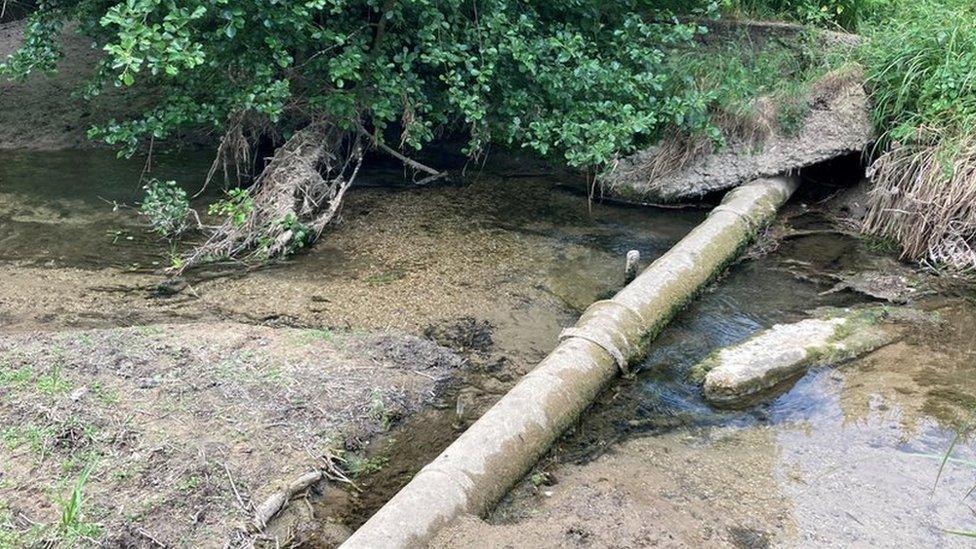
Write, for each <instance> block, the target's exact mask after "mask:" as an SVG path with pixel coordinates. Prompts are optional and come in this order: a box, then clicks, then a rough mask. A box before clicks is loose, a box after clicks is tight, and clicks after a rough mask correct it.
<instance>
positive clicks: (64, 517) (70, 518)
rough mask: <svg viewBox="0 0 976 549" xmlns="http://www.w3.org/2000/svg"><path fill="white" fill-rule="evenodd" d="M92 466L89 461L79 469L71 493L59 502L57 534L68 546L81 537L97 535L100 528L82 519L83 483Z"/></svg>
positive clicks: (86, 480)
mask: <svg viewBox="0 0 976 549" xmlns="http://www.w3.org/2000/svg"><path fill="white" fill-rule="evenodd" d="M93 467H94V463H90V464H89V465H88V466H87V467H85V468H84V469H83V470H82V471H81V474H79V475H78V480H77V481H76V482H75V485H74V487H73V488H72V490H71V493H70V494H68V497H67V498H65V499H63V500H61V502H60V507H61V520H60V522H59V523H58V535H59V536H60V537H61V539H62V540H64V541H65V542H66V544H67V545H68V546H71V545H73V544H74V543H76V542H77V541H78V540H79V539H81V538H94V537H97V536H98V534H99V532H100V530H101V528H100V527H99V526H98V525H97V524H94V523H88V522H85V521H84V520H83V519H84V517H83V510H84V509H83V508H84V502H85V498H84V490H85V484H86V483H87V482H88V477H89V476H90V475H91V472H92V469H93Z"/></svg>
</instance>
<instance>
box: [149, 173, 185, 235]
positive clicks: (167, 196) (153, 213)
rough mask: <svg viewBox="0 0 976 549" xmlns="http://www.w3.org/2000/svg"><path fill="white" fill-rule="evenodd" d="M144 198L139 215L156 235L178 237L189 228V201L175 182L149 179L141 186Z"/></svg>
mask: <svg viewBox="0 0 976 549" xmlns="http://www.w3.org/2000/svg"><path fill="white" fill-rule="evenodd" d="M143 190H144V191H145V193H146V194H145V197H144V198H143V199H142V204H141V205H140V207H139V213H140V214H142V215H143V216H145V217H147V218H148V219H149V224H150V226H152V228H153V230H154V231H156V232H157V233H159V234H161V235H163V236H165V237H167V238H173V237H176V236H179V235H180V234H181V233H182V232H184V231H185V230H186V229H187V227H188V226H189V223H188V221H189V219H190V201H189V200H188V199H187V197H186V191H184V190H183V189H182V188H180V186H179V185H177V184H176V181H160V180H158V179H150V180H149V181H148V182H146V185H145V186H143Z"/></svg>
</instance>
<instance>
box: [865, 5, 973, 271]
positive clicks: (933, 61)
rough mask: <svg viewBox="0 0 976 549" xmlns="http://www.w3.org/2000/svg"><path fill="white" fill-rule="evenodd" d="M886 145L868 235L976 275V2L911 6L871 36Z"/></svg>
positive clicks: (876, 172) (873, 85) (871, 70)
mask: <svg viewBox="0 0 976 549" xmlns="http://www.w3.org/2000/svg"><path fill="white" fill-rule="evenodd" d="M867 38H868V39H867V40H866V42H865V43H866V45H865V47H864V50H863V52H864V55H863V62H864V65H865V69H866V76H867V85H868V88H869V91H870V93H871V96H872V98H873V100H874V104H875V108H874V119H875V124H876V126H877V128H878V130H879V134H880V136H881V139H880V141H879V144H878V148H877V150H876V151H875V152H876V156H877V157H876V159H875V161H874V164H873V165H872V168H871V170H870V172H869V175H870V176H871V177H872V180H873V183H874V188H873V190H872V195H871V200H870V202H869V214H868V218H867V221H866V224H865V229H866V230H867V231H868V232H870V233H872V234H875V235H878V236H882V237H887V238H892V239H895V240H897V241H898V242H899V243H900V244H901V246H902V249H903V257H905V258H907V259H916V260H926V259H928V260H932V261H935V262H937V263H939V264H946V265H948V266H950V267H952V268H954V269H957V270H974V269H976V250H974V249H973V244H974V242H976V4H974V3H971V2H969V1H968V0H922V1H920V2H912V3H907V2H906V3H903V4H901V5H899V6H898V8H897V9H896V11H895V13H894V15H893V16H891V17H890V18H886V19H885V20H884V21H880V22H879V23H877V24H875V25H874V28H873V29H871V30H870V31H868V36H867Z"/></svg>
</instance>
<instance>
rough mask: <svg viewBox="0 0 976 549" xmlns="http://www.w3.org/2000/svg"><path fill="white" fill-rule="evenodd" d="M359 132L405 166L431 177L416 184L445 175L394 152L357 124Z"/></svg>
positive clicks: (445, 173)
mask: <svg viewBox="0 0 976 549" xmlns="http://www.w3.org/2000/svg"><path fill="white" fill-rule="evenodd" d="M359 132H360V133H362V134H363V135H364V136H366V138H367V139H369V141H370V143H372V144H373V146H374V147H376V148H377V149H379V150H381V151H383V152H385V153H386V154H388V155H390V156H392V157H393V158H396V159H397V160H399V161H400V162H403V163H404V164H406V165H407V166H410V167H411V168H413V169H415V170H417V171H421V172H427V173H429V174H430V175H431V177H427V178H424V179H422V180H421V181H420V182H418V183H417V184H418V185H423V184H426V183H429V182H430V181H432V180H433V179H432V177H436V179H440V178H442V177H444V176H446V175H447V172H441V171H437V170H435V169H434V168H431V167H430V166H427V165H424V164H421V163H420V162H417V161H416V160H414V159H412V158H408V157H406V156H404V155H402V154H400V153H398V152H396V151H395V150H393V149H391V148H390V147H388V146H387V145H385V144H384V143H382V142H380V140H379V139H376V137H374V136H373V135H372V134H370V133H369V132H367V131H366V128H363V127H362V126H359Z"/></svg>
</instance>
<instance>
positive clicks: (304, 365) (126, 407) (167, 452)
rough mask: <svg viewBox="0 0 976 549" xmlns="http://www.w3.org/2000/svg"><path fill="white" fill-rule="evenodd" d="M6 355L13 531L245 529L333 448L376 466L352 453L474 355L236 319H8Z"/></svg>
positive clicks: (163, 536) (7, 496)
mask: <svg viewBox="0 0 976 549" xmlns="http://www.w3.org/2000/svg"><path fill="white" fill-rule="evenodd" d="M0 356H2V361H0V395H2V398H0V424H2V425H3V426H4V427H3V429H2V431H0V438H2V439H3V442H4V444H3V445H2V446H0V462H2V463H4V465H3V470H2V481H3V484H2V487H0V500H2V501H3V508H2V509H0V518H2V522H3V524H2V525H0V527H2V528H3V529H4V530H5V531H6V532H7V533H6V534H5V535H6V536H13V538H12V539H13V540H15V542H14V543H13V545H19V544H21V543H22V544H27V543H30V542H32V541H34V542H36V541H38V540H42V539H55V540H58V541H59V542H61V543H66V544H68V545H71V544H74V543H83V542H84V540H85V539H89V538H90V539H91V540H96V541H97V542H99V543H107V544H109V546H113V545H115V546H131V544H133V543H134V544H136V545H146V544H148V543H150V542H151V543H156V542H158V543H162V544H165V545H167V546H215V545H216V546H219V545H221V544H223V543H224V542H225V541H228V540H233V541H235V542H239V541H241V539H242V537H244V536H242V535H241V534H240V533H236V529H237V528H238V527H239V526H240V525H241V524H243V523H244V522H246V521H248V520H249V519H250V517H251V515H252V514H253V512H254V507H256V506H258V505H259V504H260V503H261V502H262V501H264V499H265V498H267V497H268V496H269V495H271V494H272V493H273V492H274V491H275V490H277V489H278V488H279V487H280V485H281V484H282V483H286V482H289V481H291V480H292V479H294V478H297V477H299V476H300V475H302V474H303V473H306V472H308V471H315V470H319V469H322V468H323V467H325V466H326V465H327V463H326V462H325V461H323V460H330V459H343V458H344V459H345V461H344V462H342V463H343V465H344V467H345V468H346V469H347V470H348V471H350V472H351V474H353V475H355V474H357V473H364V472H368V471H367V469H368V468H369V467H372V466H375V464H371V463H369V462H366V461H362V460H360V458H358V457H357V456H356V454H354V453H350V452H355V451H357V450H361V449H362V448H363V446H364V444H365V442H366V441H368V440H370V439H371V438H373V437H374V436H375V435H376V434H378V433H381V432H385V431H387V430H389V429H390V428H391V427H392V426H393V425H395V424H396V423H398V422H400V421H401V420H402V419H403V418H404V417H405V416H407V415H409V414H411V413H413V412H416V411H417V410H418V409H420V408H422V407H424V406H428V405H429V404H430V403H431V402H432V401H433V400H434V399H436V398H437V397H438V396H439V395H440V393H441V392H442V391H443V389H444V388H445V386H446V384H447V382H448V381H449V380H450V379H452V378H454V377H455V376H456V375H457V373H458V370H459V369H460V368H461V367H462V364H463V360H462V359H461V358H460V357H459V356H457V355H456V354H454V353H452V352H450V351H448V350H447V349H444V348H442V347H439V346H437V345H435V344H432V343H431V342H429V341H426V340H422V339H418V338H415V337H409V336H405V335H402V334H394V333H389V334H362V333H349V332H331V331H328V330H300V329H287V328H280V329H274V328H267V327H258V326H248V325H242V324H235V323H216V324H214V323H210V324H181V325H150V326H140V327H134V328H125V329H105V330H85V331H61V332H56V333H49V332H30V333H22V334H14V335H11V334H7V335H0ZM83 471H88V472H89V473H90V476H88V480H87V482H86V483H85V484H84V487H83V492H84V498H85V499H84V502H85V503H84V505H85V507H84V515H83V521H84V522H83V523H79V524H76V525H74V526H72V529H69V530H65V529H64V528H63V525H62V527H58V526H57V524H58V519H59V516H60V514H61V513H62V511H63V509H64V503H63V501H62V498H65V497H67V496H68V494H69V493H70V492H71V490H72V488H73V486H75V482H76V479H77V478H78V477H79V476H80V475H82V472H83ZM32 525H33V526H32ZM37 525H40V526H37ZM59 528H60V529H59ZM282 539H283V538H282Z"/></svg>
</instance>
